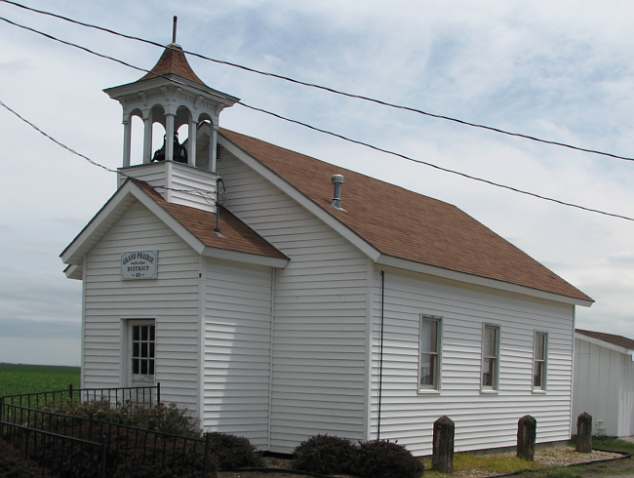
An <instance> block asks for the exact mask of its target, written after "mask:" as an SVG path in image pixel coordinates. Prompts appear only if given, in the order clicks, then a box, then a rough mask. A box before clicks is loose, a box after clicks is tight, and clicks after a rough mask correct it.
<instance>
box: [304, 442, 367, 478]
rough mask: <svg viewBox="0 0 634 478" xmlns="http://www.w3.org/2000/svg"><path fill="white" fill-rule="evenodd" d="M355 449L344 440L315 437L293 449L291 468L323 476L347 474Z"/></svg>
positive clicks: (354, 455) (355, 453)
mask: <svg viewBox="0 0 634 478" xmlns="http://www.w3.org/2000/svg"><path fill="white" fill-rule="evenodd" d="M356 456H357V449H356V447H355V446H354V445H353V444H352V443H351V442H350V441H349V440H346V439H345V438H339V437H336V436H331V435H315V436H313V437H311V438H309V439H308V440H306V441H304V442H302V443H301V444H300V445H299V446H298V447H297V448H295V452H294V457H293V467H294V468H295V469H297V470H303V471H310V472H312V473H321V474H325V475H332V474H344V473H349V472H350V470H351V466H352V463H353V462H354V460H356Z"/></svg>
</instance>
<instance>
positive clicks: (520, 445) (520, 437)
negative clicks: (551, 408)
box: [517, 415, 537, 461]
mask: <svg viewBox="0 0 634 478" xmlns="http://www.w3.org/2000/svg"><path fill="white" fill-rule="evenodd" d="M536 438H537V420H535V419H534V418H533V417H531V416H530V415H525V416H523V417H522V418H520V419H519V421H518V422H517V456H518V457H519V458H523V459H524V460H530V461H533V460H534V459H535V440H536Z"/></svg>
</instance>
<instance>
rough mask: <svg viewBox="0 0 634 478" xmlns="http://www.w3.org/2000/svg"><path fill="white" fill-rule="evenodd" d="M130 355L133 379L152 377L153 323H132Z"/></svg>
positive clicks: (153, 353) (153, 351)
mask: <svg viewBox="0 0 634 478" xmlns="http://www.w3.org/2000/svg"><path fill="white" fill-rule="evenodd" d="M130 326H131V329H132V336H131V343H132V350H131V352H132V353H131V354H130V360H131V361H132V362H131V369H132V375H133V377H137V378H138V377H147V378H150V377H151V378H152V379H153V377H154V355H155V350H154V348H155V330H154V321H143V322H142V321H134V322H133V323H131V324H130Z"/></svg>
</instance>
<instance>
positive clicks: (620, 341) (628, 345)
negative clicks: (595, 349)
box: [575, 329, 634, 350]
mask: <svg viewBox="0 0 634 478" xmlns="http://www.w3.org/2000/svg"><path fill="white" fill-rule="evenodd" d="M575 332H577V333H578V334H581V335H585V336H586V337H590V338H593V339H598V340H603V341H604V342H607V343H609V344H612V345H617V346H618V347H623V348H624V349H627V350H634V340H632V339H628V338H627V337H623V336H622V335H614V334H607V333H605V332H595V331H594V330H584V329H575Z"/></svg>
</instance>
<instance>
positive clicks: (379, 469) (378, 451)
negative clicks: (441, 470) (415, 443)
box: [352, 440, 424, 478]
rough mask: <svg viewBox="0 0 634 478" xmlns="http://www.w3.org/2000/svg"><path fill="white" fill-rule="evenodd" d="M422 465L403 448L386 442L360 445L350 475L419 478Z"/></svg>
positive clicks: (394, 443)
mask: <svg viewBox="0 0 634 478" xmlns="http://www.w3.org/2000/svg"><path fill="white" fill-rule="evenodd" d="M423 471H424V467H423V463H422V462H421V461H420V460H417V459H416V458H414V457H413V456H412V454H411V453H410V452H409V451H408V450H407V449H406V448H405V447H404V446H401V445H399V444H397V443H396V442H391V441H388V440H375V441H369V442H366V443H361V444H360V445H359V449H358V452H357V459H356V460H355V462H354V466H353V468H352V474H353V475H357V476H361V477H363V478H419V477H420V476H421V475H422V474H423Z"/></svg>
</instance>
